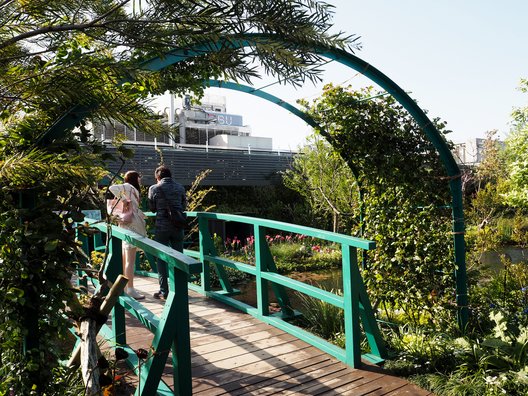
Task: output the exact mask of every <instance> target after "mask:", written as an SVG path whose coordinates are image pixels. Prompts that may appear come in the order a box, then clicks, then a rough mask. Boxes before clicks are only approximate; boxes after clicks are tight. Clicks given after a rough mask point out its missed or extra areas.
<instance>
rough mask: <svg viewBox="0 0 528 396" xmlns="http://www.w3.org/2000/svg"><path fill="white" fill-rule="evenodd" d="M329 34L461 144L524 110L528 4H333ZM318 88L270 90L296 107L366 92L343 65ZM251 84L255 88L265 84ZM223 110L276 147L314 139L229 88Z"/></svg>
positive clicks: (483, 0)
mask: <svg viewBox="0 0 528 396" xmlns="http://www.w3.org/2000/svg"><path fill="white" fill-rule="evenodd" d="M329 3H331V4H333V5H334V6H335V16H334V29H333V32H337V31H343V32H345V33H347V34H356V35H358V36H361V39H360V42H361V44H362V49H361V50H360V51H357V52H356V53H355V54H356V55H357V56H359V57H360V58H362V59H363V60H365V61H366V62H368V63H370V64H372V65H373V66H375V67H376V68H378V69H379V70H381V71H382V72H383V73H385V74H386V75H387V76H388V77H390V78H391V79H392V80H393V81H394V82H396V83H397V84H398V85H400V87H402V88H403V89H404V90H405V91H407V92H409V93H410V96H411V97H412V98H414V99H416V100H417V101H418V103H419V105H420V106H421V107H422V108H423V109H427V110H428V111H429V116H430V117H431V118H433V117H440V118H441V119H442V120H444V121H446V122H447V126H448V129H451V130H453V133H452V134H450V135H449V136H448V137H449V138H450V139H451V140H453V141H455V142H461V141H465V140H466V139H467V138H471V137H484V136H485V133H486V131H488V130H492V129H498V130H499V132H500V136H501V138H504V137H505V136H506V135H507V132H508V130H509V125H508V123H509V121H510V113H511V111H512V109H513V108H514V107H517V106H526V105H528V96H527V95H526V94H524V95H523V94H521V93H520V92H519V91H518V90H517V87H518V85H519V80H520V78H521V77H524V78H528V51H527V50H526V46H527V45H528V25H527V24H526V19H527V18H528V0H504V1H496V0H398V1H395V0H369V1H355V0H348V1H347V0H334V1H329ZM323 78H324V82H323V83H322V84H319V85H318V86H314V85H312V84H307V85H305V86H304V87H302V88H301V89H295V88H293V87H291V86H286V87H285V86H279V85H275V86H273V87H270V88H268V89H266V91H268V92H270V93H273V94H274V95H276V96H279V97H280V98H282V99H284V100H286V101H288V102H290V103H295V101H296V100H297V99H299V98H305V99H308V100H312V99H314V98H315V97H317V96H318V95H319V94H320V93H321V90H322V86H323V84H324V83H328V82H332V83H334V84H345V85H348V84H352V86H353V87H358V88H359V87H361V86H365V85H372V83H371V82H370V81H368V80H367V79H365V78H364V77H362V76H361V75H357V73H356V72H355V71H354V70H352V69H348V68H346V67H344V66H342V65H339V64H335V63H331V64H329V65H327V66H326V67H325V74H324V76H323ZM268 83H269V81H268V80H264V81H260V82H259V81H256V82H255V84H254V86H255V87H261V86H264V85H266V84H268ZM210 93H211V94H214V95H223V96H226V97H227V110H228V112H230V113H235V114H242V115H243V116H244V123H245V124H249V125H250V126H251V128H252V131H253V135H254V136H268V137H272V138H273V141H274V147H275V148H281V149H292V150H293V149H296V148H297V147H298V145H300V144H302V143H303V142H304V140H305V137H306V136H307V135H308V134H310V132H311V130H310V128H309V127H308V126H307V125H306V124H305V123H304V122H303V121H301V120H299V119H297V118H296V117H294V116H293V115H291V114H290V113H289V112H287V111H286V110H283V109H281V108H279V107H278V106H275V105H272V104H269V103H267V102H265V101H264V100H262V99H258V98H254V97H251V96H250V95H245V94H240V93H236V92H233V91H229V90H225V89H211V90H210Z"/></svg>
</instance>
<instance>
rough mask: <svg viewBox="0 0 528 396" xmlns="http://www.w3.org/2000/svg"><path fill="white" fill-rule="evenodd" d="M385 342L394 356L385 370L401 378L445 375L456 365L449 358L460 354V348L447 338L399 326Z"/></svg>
mask: <svg viewBox="0 0 528 396" xmlns="http://www.w3.org/2000/svg"><path fill="white" fill-rule="evenodd" d="M385 338H386V339H387V342H388V347H389V349H390V350H392V351H393V353H396V356H395V357H394V358H391V359H390V360H388V361H387V362H386V364H385V367H386V368H387V369H389V370H391V371H392V372H394V373H396V374H397V375H402V376H410V375H412V374H416V373H431V372H437V371H438V372H448V371H449V370H453V369H454V368H455V365H456V360H455V359H453V356H454V355H456V354H457V353H461V348H460V347H458V346H457V345H456V343H454V342H453V339H452V338H451V337H450V336H449V335H447V334H440V333H436V332H431V331H430V330H429V331H428V330H426V329H424V328H420V327H418V328H416V327H411V326H400V327H399V328H398V329H397V330H394V329H391V330H389V332H388V333H387V334H386V337H385ZM457 350H458V351H460V352H458V351H457Z"/></svg>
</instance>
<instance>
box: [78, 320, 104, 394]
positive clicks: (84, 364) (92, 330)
mask: <svg viewBox="0 0 528 396" xmlns="http://www.w3.org/2000/svg"><path fill="white" fill-rule="evenodd" d="M79 346H80V355H81V356H80V357H81V372H82V377H83V381H84V385H85V389H86V394H88V395H98V394H100V392H101V386H100V385H99V370H98V368H97V323H96V321H95V319H93V318H86V319H84V320H83V321H82V322H81V342H80V344H79Z"/></svg>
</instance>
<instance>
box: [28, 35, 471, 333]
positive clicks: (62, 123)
mask: <svg viewBox="0 0 528 396" xmlns="http://www.w3.org/2000/svg"><path fill="white" fill-rule="evenodd" d="M272 41H274V42H282V43H286V44H290V43H287V42H285V41H284V39H283V38H281V37H278V36H276V35H265V34H245V35H242V36H239V37H236V38H233V37H226V38H223V39H220V40H218V41H216V42H209V43H204V44H201V45H197V46H195V47H193V48H186V49H175V50H173V51H170V52H168V53H167V54H165V55H164V56H163V57H156V58H153V59H150V60H147V61H145V62H143V63H141V64H140V65H139V67H140V68H142V69H144V70H151V71H159V70H162V69H165V68H167V67H170V66H171V65H173V64H175V63H177V62H181V61H183V60H186V59H188V58H192V57H196V56H200V55H204V54H206V53H210V52H218V51H221V50H222V49H226V48H232V49H236V48H243V47H250V46H255V45H257V44H258V43H266V42H272ZM292 44H294V43H292ZM312 50H313V52H314V53H316V54H319V55H321V56H324V57H326V58H329V59H333V60H335V61H337V62H339V63H341V64H343V65H346V66H348V67H350V68H352V69H354V70H356V71H358V72H360V73H361V74H363V75H364V76H366V77H368V78H369V79H370V80H372V81H374V82H375V83H376V84H378V85H379V86H380V87H381V88H383V89H384V90H386V91H387V92H388V93H390V94H391V95H392V96H393V97H394V98H395V99H396V100H397V101H398V102H399V103H400V104H401V105H402V106H403V107H404V108H405V109H406V110H407V111H408V112H409V114H411V116H412V117H413V118H414V119H415V121H416V122H417V123H418V125H419V126H420V127H421V128H422V129H423V131H424V133H425V135H426V136H427V138H428V139H429V140H430V141H431V143H432V144H433V145H434V147H435V148H436V150H437V151H438V154H439V156H440V159H441V161H442V163H443V165H444V167H445V168H446V171H447V174H448V175H449V177H450V181H449V185H450V188H451V196H452V218H453V236H454V248H455V266H456V269H455V276H456V288H457V297H456V300H457V307H458V325H459V327H460V328H461V329H462V330H464V328H465V326H466V324H467V321H468V306H467V305H468V296H467V275H466V262H465V243H464V212H463V202H462V182H461V177H460V176H461V175H460V169H459V167H458V165H457V163H456V161H455V159H454V158H453V155H452V154H451V151H450V149H449V147H448V145H447V143H446V141H445V140H444V139H443V137H442V136H441V135H440V133H439V132H438V130H437V129H436V127H435V126H434V124H433V123H432V122H431V120H429V118H428V117H427V115H426V114H425V113H424V111H423V110H422V109H421V108H420V107H419V106H418V105H417V104H416V102H415V101H414V100H413V99H412V98H411V97H410V96H409V95H408V94H407V93H406V92H405V91H404V90H403V89H401V88H400V87H399V86H398V85H397V84H396V83H395V82H394V81H392V80H391V79H390V78H389V77H387V76H386V75H385V74H383V73H382V72H381V71H379V70H378V69H377V68H375V67H374V66H372V65H370V64H369V63H367V62H365V61H363V60H362V59H360V58H358V57H357V56H355V55H353V54H351V53H348V52H346V51H344V50H341V49H337V48H329V47H325V46H322V45H318V44H316V43H314V46H313V47H312ZM247 93H253V92H247ZM259 96H261V97H263V98H264V99H266V98H265V97H264V95H263V94H260V95H259ZM283 107H285V106H283ZM292 107H293V106H292ZM91 111H92V109H91V108H89V107H85V106H84V107H83V106H76V107H74V108H73V109H71V111H70V112H68V113H67V114H66V115H65V116H64V117H62V118H61V119H60V120H58V121H57V122H56V123H55V125H53V126H52V127H51V128H50V130H48V131H47V132H46V133H45V134H44V136H43V137H42V138H41V139H39V142H38V143H40V144H42V143H44V142H47V141H50V140H51V139H53V138H56V137H57V136H61V135H62V134H63V133H64V132H66V131H67V130H69V129H71V128H72V127H73V126H75V124H76V123H77V122H78V120H79V119H80V118H84V117H85V116H86V115H88V114H89V113H90V112H91ZM290 111H291V110H290ZM292 112H293V113H294V114H295V115H298V116H300V115H299V114H298V113H297V112H295V111H292ZM301 118H302V119H304V120H305V121H306V117H305V116H301ZM312 121H313V120H312ZM309 124H310V123H309Z"/></svg>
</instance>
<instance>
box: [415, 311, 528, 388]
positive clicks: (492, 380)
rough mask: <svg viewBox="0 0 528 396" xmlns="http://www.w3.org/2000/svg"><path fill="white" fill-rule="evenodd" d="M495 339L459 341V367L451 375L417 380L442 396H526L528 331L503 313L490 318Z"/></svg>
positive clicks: (527, 328)
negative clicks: (463, 395)
mask: <svg viewBox="0 0 528 396" xmlns="http://www.w3.org/2000/svg"><path fill="white" fill-rule="evenodd" d="M490 319H491V320H492V322H493V323H494V328H493V332H492V335H491V336H489V337H486V338H484V339H482V340H481V339H477V340H470V339H458V340H456V341H455V344H456V345H457V346H458V348H459V352H458V353H457V354H456V356H457V360H458V363H459V364H458V367H457V369H456V370H455V371H454V372H452V373H447V374H442V375H439V374H434V375H428V376H425V377H421V378H420V377H417V378H415V380H416V381H417V383H418V384H420V385H421V386H424V387H426V388H428V389H430V390H431V391H433V392H435V394H437V395H439V396H442V395H449V396H451V395H453V396H454V395H460V394H465V395H490V396H492V395H502V394H505V395H512V396H517V395H518V396H522V395H526V389H527V386H528V327H527V326H526V325H524V326H518V325H515V324H513V323H512V322H511V321H509V320H507V318H506V317H504V316H503V315H502V313H500V312H493V313H491V314H490Z"/></svg>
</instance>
